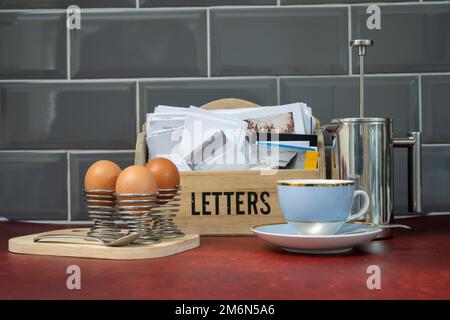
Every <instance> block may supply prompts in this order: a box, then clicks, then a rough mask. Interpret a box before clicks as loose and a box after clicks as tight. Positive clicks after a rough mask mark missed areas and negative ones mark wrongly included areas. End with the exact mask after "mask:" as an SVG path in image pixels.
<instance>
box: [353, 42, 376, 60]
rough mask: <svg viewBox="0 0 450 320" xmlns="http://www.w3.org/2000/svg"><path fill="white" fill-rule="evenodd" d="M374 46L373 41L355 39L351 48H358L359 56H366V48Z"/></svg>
mask: <svg viewBox="0 0 450 320" xmlns="http://www.w3.org/2000/svg"><path fill="white" fill-rule="evenodd" d="M371 45H373V41H372V40H369V39H355V40H351V41H350V46H352V47H355V48H358V55H360V56H365V55H366V48H367V47H370V46H371Z"/></svg>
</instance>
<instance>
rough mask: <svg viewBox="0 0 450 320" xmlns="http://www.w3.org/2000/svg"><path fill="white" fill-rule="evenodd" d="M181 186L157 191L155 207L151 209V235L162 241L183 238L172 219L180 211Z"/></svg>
mask: <svg viewBox="0 0 450 320" xmlns="http://www.w3.org/2000/svg"><path fill="white" fill-rule="evenodd" d="M180 202H181V186H176V187H175V188H164V189H163V188H160V189H158V198H157V200H156V204H157V206H156V207H155V208H153V209H152V214H151V216H152V217H153V218H154V222H153V227H152V229H153V233H154V234H155V235H157V236H159V237H160V238H162V239H171V238H179V237H183V236H184V233H183V232H182V231H181V230H180V229H179V228H178V227H177V226H176V225H175V223H174V221H173V220H174V217H175V216H176V214H177V212H178V211H179V210H180V206H181V204H180Z"/></svg>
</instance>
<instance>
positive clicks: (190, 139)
mask: <svg viewBox="0 0 450 320" xmlns="http://www.w3.org/2000/svg"><path fill="white" fill-rule="evenodd" d="M218 131H223V133H224V134H225V136H226V138H227V140H229V141H230V143H231V144H233V145H235V146H236V148H237V150H240V149H241V148H242V146H243V143H244V141H245V133H246V131H247V123H246V122H245V121H241V120H237V119H235V118H232V117H229V116H226V115H217V114H215V113H214V112H211V111H208V110H203V109H200V108H196V107H190V108H189V112H188V113H187V114H186V120H185V124H184V130H183V136H182V139H181V144H180V155H181V156H182V157H183V158H184V157H186V156H188V155H189V154H190V153H191V152H192V151H193V150H195V149H196V148H198V147H199V146H201V145H202V144H203V142H205V141H207V140H208V139H209V138H210V137H211V136H212V135H214V134H215V133H216V132H218Z"/></svg>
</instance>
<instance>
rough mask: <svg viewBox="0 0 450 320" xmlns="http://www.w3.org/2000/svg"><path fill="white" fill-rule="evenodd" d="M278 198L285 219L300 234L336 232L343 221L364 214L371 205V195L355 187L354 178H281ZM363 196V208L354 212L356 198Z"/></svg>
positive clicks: (278, 186) (278, 183)
mask: <svg viewBox="0 0 450 320" xmlns="http://www.w3.org/2000/svg"><path fill="white" fill-rule="evenodd" d="M277 190H278V201H279V203H280V208H281V212H282V213H283V216H284V218H285V219H286V221H287V222H288V223H289V225H291V226H292V227H293V228H294V229H295V230H296V231H297V232H298V233H299V234H305V235H330V234H335V233H336V232H337V231H338V230H339V229H340V228H341V227H342V225H343V224H344V223H346V222H347V221H350V220H355V219H357V218H359V217H361V216H362V215H363V214H365V213H366V211H367V209H369V205H370V198H369V196H368V195H367V193H365V192H364V191H362V190H355V184H354V181H351V180H280V181H277ZM357 196H361V197H362V198H363V199H364V201H363V205H362V208H361V209H360V210H359V211H358V212H357V213H355V214H351V208H352V204H353V199H354V198H355V197H357Z"/></svg>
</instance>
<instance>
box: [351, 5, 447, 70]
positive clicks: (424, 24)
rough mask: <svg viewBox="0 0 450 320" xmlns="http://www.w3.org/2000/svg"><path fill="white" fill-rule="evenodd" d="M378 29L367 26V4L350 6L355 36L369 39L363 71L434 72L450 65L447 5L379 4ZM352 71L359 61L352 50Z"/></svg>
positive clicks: (356, 68)
mask: <svg viewBox="0 0 450 320" xmlns="http://www.w3.org/2000/svg"><path fill="white" fill-rule="evenodd" d="M380 8H381V19H382V20H381V30H368V29H367V27H366V20H367V17H368V15H367V14H366V7H365V6H360V7H352V29H353V30H352V32H353V37H354V38H369V39H372V40H373V41H374V46H373V47H371V48H370V49H369V52H368V54H367V56H366V60H365V61H366V68H365V69H366V71H367V72H372V73H385V72H433V71H448V70H449V66H450V49H449V48H450V5H449V4H448V3H446V4H434V5H428V6H427V5H420V4H413V5H394V6H388V5H382V6H380ZM353 61H354V69H353V70H354V71H355V72H359V71H358V70H359V60H358V59H357V57H356V50H354V56H353Z"/></svg>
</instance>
